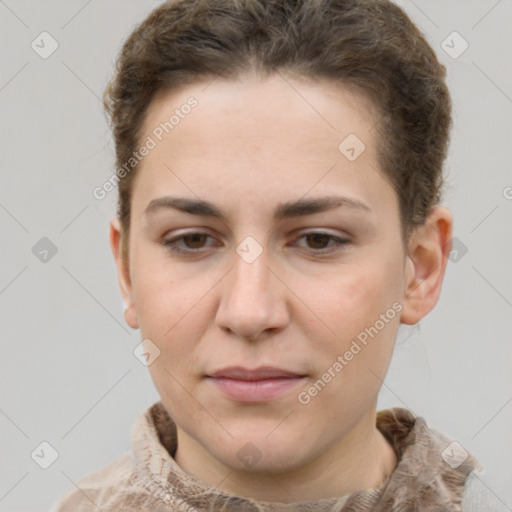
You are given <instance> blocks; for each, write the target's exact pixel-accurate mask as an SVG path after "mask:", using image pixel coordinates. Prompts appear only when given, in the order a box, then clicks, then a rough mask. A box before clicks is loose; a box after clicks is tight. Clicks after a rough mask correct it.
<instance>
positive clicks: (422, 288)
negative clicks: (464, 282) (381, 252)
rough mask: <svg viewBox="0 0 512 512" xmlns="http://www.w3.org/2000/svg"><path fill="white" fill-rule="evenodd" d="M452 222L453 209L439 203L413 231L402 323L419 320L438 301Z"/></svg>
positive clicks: (408, 258)
mask: <svg viewBox="0 0 512 512" xmlns="http://www.w3.org/2000/svg"><path fill="white" fill-rule="evenodd" d="M452 226H453V219H452V216H451V213H450V211H449V210H448V209H447V208H444V207H442V206H438V207H435V208H434V209H433V210H432V211H431V213H430V215H429V216H428V217H427V220H426V221H425V224H423V225H422V226H419V227H418V228H417V229H416V231H415V232H414V234H413V235H412V237H411V240H410V243H409V253H408V255H407V257H406V263H405V265H406V268H405V269H404V271H405V288H404V298H403V309H402V314H401V317H400V321H401V322H402V323H404V324H408V325H413V324H415V323H417V322H419V321H420V320H421V319H422V318H423V317H424V316H425V315H427V314H428V313H429V312H430V311H431V310H432V309H433V308H434V306H435V305H436V303H437V301H438V299H439V295H440V293H441V286H442V282H443V278H444V273H445V270H446V265H447V262H448V257H449V255H450V251H451V246H452Z"/></svg>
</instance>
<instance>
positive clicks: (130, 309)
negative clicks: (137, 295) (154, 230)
mask: <svg viewBox="0 0 512 512" xmlns="http://www.w3.org/2000/svg"><path fill="white" fill-rule="evenodd" d="M123 236H124V234H123V230H122V227H121V223H120V222H119V219H118V218H117V217H115V218H113V219H112V220H111V221H110V230H109V239H110V248H111V250H112V255H113V257H114V262H115V265H116V269H117V279H118V283H119V288H120V290H121V296H122V298H123V302H124V305H125V310H124V318H125V321H126V323H127V324H128V325H129V326H130V327H132V328H133V329H138V328H139V323H138V319H137V313H136V310H135V305H134V301H133V293H132V284H131V279H130V271H129V266H128V258H127V257H126V258H125V257H124V255H123V251H122V240H123Z"/></svg>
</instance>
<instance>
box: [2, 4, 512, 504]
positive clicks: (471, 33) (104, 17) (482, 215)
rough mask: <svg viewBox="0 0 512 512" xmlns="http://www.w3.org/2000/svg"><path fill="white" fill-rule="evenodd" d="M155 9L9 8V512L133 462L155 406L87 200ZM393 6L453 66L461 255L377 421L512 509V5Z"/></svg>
mask: <svg viewBox="0 0 512 512" xmlns="http://www.w3.org/2000/svg"><path fill="white" fill-rule="evenodd" d="M158 3H159V2H157V1H142V0H140V1H134V0H130V1H127V0H101V1H100V0H89V1H85V0H80V1H75V0H73V1H70V0H66V1H64V0H59V1H57V0H53V1H49V0H46V1H35V0H33V1H27V0H5V1H1V0H0V23H1V31H0V34H1V43H0V52H1V62H2V67H1V69H2V74H1V78H0V105H1V113H0V119H1V126H0V129H1V134H0V136H1V142H2V173H1V184H0V222H1V228H2V231H1V233H2V264H1V266H0V308H1V313H2V324H1V325H2V337H1V343H2V345H1V357H0V365H1V371H0V378H1V384H0V385H1V390H2V394H1V403H0V429H1V438H0V439H1V445H2V446H1V455H0V460H1V469H0V510H2V511H13V512H14V511H22V510H23V511H34V512H35V511H38V512H39V511H41V512H42V511H45V510H49V509H50V508H51V506H52V505H53V504H54V503H55V502H56V501H57V499H58V498H60V497H61V496H62V495H63V493H64V492H66V491H67V490H68V489H70V488H72V487H74V485H75V484H76V482H77V481H78V480H79V479H80V478H81V477H83V476H85V475H86V474H89V473H90V472H92V471H94V470H96V469H98V468H100V467H102V466H103V465H105V464H107V463H109V462H111V461H112V460H114V459H115V458H116V457H118V456H119V455H121V454H122V453H123V452H124V451H125V450H127V449H128V447H129V437H128V436H129V430H130V428H131V425H132V424H133V422H134V420H135V418H136V417H137V416H138V415H139V414H140V413H141V412H143V411H144V410H145V409H146V408H147V407H149V406H150V405H151V404H152V403H154V402H155V401H157V400H158V399H159V397H158V394H157V393H156V391H155V389H154V388H153V384H152V381H151V379H150V376H149V372H148V370H147V368H146V367H144V366H143V365H142V364H141V363H140V362H139V361H138V360H137V359H136V358H135V357H134V355H133V353H132V351H133V349H134V348H135V347H136V346H137V345H138V344H139V342H140V339H139V332H138V331H132V330H131V329H130V328H129V327H128V326H126V325H125V323H124V319H123V314H122V302H121V298H120V294H119V291H118V285H117V278H116V275H115V267H114V263H113V260H112V256H111V254H110V249H109V246H108V241H107V232H108V231H107V227H108V221H109V219H110V218H111V216H112V214H113V212H114V209H113V206H114V200H115V193H111V194H109V195H108V196H107V198H106V199H104V200H102V201H99V200H97V199H95V198H94V197H93V196H92V190H93V188H94V187H96V186H101V184H102V183H103V182H104V181H105V179H106V178H108V177H109V176H110V174H111V172H112V169H113V148H112V143H111V139H110V135H109V132H108V128H107V125H106V121H105V118H104V115H103V112H102V108H101V102H100V100H99V98H100V97H101V94H102V92H103V89H104V87H105V85H106V82H107V79H108V78H109V77H110V75H111V71H112V62H113V59H114V57H115V55H116V54H117V52H118V51H119V49H120V46H121V43H122V40H123V39H124V37H125V36H126V35H127V34H128V32H129V31H130V30H131V29H132V28H133V26H134V25H135V24H136V23H137V22H138V21H140V20H142V18H143V17H144V16H145V14H146V13H147V12H149V11H150V10H151V9H152V8H153V7H155V6H156V5H157V4H158ZM399 3H400V5H402V6H403V7H404V8H405V9H406V11H407V12H408V13H409V15H410V16H411V17H412V19H413V20H414V21H415V22H416V23H417V24H418V25H419V27H420V28H421V29H422V30H423V31H424V32H425V33H426V35H427V37H428V40H429V41H430V43H431V44H432V45H433V47H434V48H435V49H436V51H437V53H438V55H439V57H440V59H441V60H442V61H443V62H444V63H445V64H446V65H447V67H448V76H449V86H450V88H451V91H452V94H453V99H454V117H455V127H454V132H453V142H452V145H451V149H450V156H449V158H448V161H447V165H446V171H447V176H448V179H449V184H448V188H447V191H446V194H445V199H444V204H445V205H447V206H448V207H449V208H450V209H451V210H452V212H453V214H454V218H455V227H454V235H455V237H456V238H457V241H456V244H457V245H456V247H457V254H455V253H453V254H452V261H450V263H449V265H448V269H447V275H446V278H445V283H444V287H443V292H442V296H441V299H440V301H439V304H438V306H437V307H436V309H435V310H434V311H433V312H432V313H431V314H429V315H428V316H427V317H426V318H425V319H424V320H423V321H422V322H421V323H420V325H419V327H418V326H415V327H406V326H404V327H403V330H401V331H400V337H399V342H398V346H397V348H396V351H395V356H394V360H393V362H392V365H391V368H390V371H389V374H388V376H387V378H386V381H385V383H384V385H383V388H382V393H381V397H380V403H379V407H380V408H386V407H392V406H402V407H407V408H409V409H410V410H412V411H413V412H414V413H415V414H419V415H421V416H424V417H425V418H426V419H427V420H428V423H429V425H430V426H431V427H434V428H436V429H438V430H440V431H441V432H443V433H444V434H446V435H448V436H449V437H451V438H452V439H454V440H456V441H458V442H459V443H460V444H461V445H462V446H463V447H464V448H465V449H467V450H468V451H470V452H472V453H473V454H474V455H475V456H477V458H478V459H479V460H480V462H481V463H482V465H483V466H484V467H485V470H484V472H483V473H481V475H480V476H479V479H480V485H481V486H483V487H485V486H487V487H489V488H490V489H491V490H492V492H494V493H495V494H496V495H497V497H498V498H499V499H500V500H501V502H502V504H503V507H504V508H503V509H504V510H512V493H511V490H510V485H509V484H510V482H511V481H512V470H511V464H510V461H512V434H511V432H512V382H511V379H512V377H511V373H512V372H511V364H512V343H511V339H510V333H511V328H512V322H511V319H512V315H511V313H512V287H511V283H512V266H511V264H510V262H511V261H512V254H511V252H512V251H511V245H512V244H511V236H510V235H511V224H512V222H511V220H512V216H511V209H512V200H511V197H512V188H511V187H512V174H511V171H510V166H511V162H512V158H511V143H512V138H511V135H512V133H511V132H512V129H511V128H512V126H511V125H512V115H511V111H512V73H511V67H510V50H511V48H512V35H511V34H512V30H511V29H512V26H511V20H512V12H511V11H512V2H511V1H510V0H500V1H496V0H479V1H467V0H458V1H446V0H444V1H442V2H441V1H426V0H422V1H420V0H416V1H414V2H413V1H409V0H403V1H401V2H399ZM43 31H47V32H49V33H50V34H51V36H52V37H53V38H54V39H55V40H56V41H57V42H58V45H59V46H58V49H57V50H56V51H55V52H54V53H53V54H52V55H50V56H49V57H47V58H42V57H41V56H40V55H39V54H38V53H36V51H35V50H34V49H33V48H32V47H31V44H32V41H34V40H35V44H39V47H40V48H39V51H43V48H41V47H42V46H43V43H41V37H42V36H39V34H41V32H43ZM454 31H457V32H458V33H459V34H460V35H461V36H462V37H463V38H464V40H466V41H467V43H468V44H469V47H468V49H467V50H466V51H465V52H464V53H463V54H462V55H460V56H458V57H457V58H453V57H452V56H450V55H448V54H447V53H446V52H445V51H444V50H443V48H442V46H441V45H442V44H443V43H442V42H443V41H446V42H445V43H444V45H445V47H446V45H447V44H448V45H450V46H452V47H453V48H452V49H451V50H450V51H451V52H452V54H453V52H455V51H459V50H460V49H462V46H461V45H462V44H463V41H462V40H460V39H457V36H453V35H452V36H450V34H452V32H454ZM45 37H47V36H45ZM447 37H448V39H447ZM454 37H455V39H454ZM50 48H51V46H50V40H49V39H45V42H44V51H48V49H50ZM43 237H47V238H48V239H50V240H51V242H52V243H53V244H54V245H55V246H56V248H57V252H56V254H54V255H52V253H51V252H49V253H48V254H47V256H46V259H47V261H45V262H44V261H41V260H40V259H39V258H41V257H43V255H44V253H40V252H38V250H39V251H41V250H44V247H43V248H42V249H41V247H40V246H39V245H38V246H36V249H38V250H34V252H35V253H36V254H34V252H33V249H32V248H33V247H34V246H35V245H36V244H37V243H38V242H39V241H40V239H41V238H43ZM39 243H40V244H44V243H45V242H39ZM43 441H47V442H49V443H50V444H51V445H52V446H53V447H54V449H55V450H56V451H57V452H58V458H57V459H56V460H55V462H54V463H53V464H52V465H51V466H50V467H49V468H48V469H42V468H41V467H40V466H39V465H38V463H39V464H44V463H45V462H46V463H48V462H49V459H48V457H50V455H51V452H50V451H49V450H48V449H44V447H43V451H41V448H39V449H38V450H36V454H37V453H39V458H38V457H37V455H35V456H34V459H35V460H33V459H32V458H31V453H32V452H33V451H34V450H35V449H36V448H37V447H38V446H39V445H40V443H41V442H43ZM36 461H37V462H38V463H36ZM507 484H508V485H507ZM507 487H508V489H507Z"/></svg>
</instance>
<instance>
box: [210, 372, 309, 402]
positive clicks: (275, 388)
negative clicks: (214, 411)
mask: <svg viewBox="0 0 512 512" xmlns="http://www.w3.org/2000/svg"><path fill="white" fill-rule="evenodd" d="M305 377H306V376H305V375H302V374H298V373H295V372H292V371H289V370H285V369H282V368H275V367H270V366H265V367H260V368H256V369H253V370H251V369H247V368H242V367H240V366H236V367H229V368H224V369H222V370H218V371H216V372H214V373H212V374H211V375H208V376H207V378H208V379H210V380H211V382H212V383H213V384H214V385H215V387H216V388H217V389H218V390H219V391H220V392H221V393H223V394H224V395H225V396H226V397H227V398H230V399H231V400H234V401H236V402H243V403H258V402H268V401H271V400H274V399H276V398H279V397H281V396H283V395H285V394H286V393H288V392H289V391H291V390H292V388H294V387H296V386H297V385H299V384H300V383H302V382H303V380H304V379H305Z"/></svg>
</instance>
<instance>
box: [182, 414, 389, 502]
mask: <svg viewBox="0 0 512 512" xmlns="http://www.w3.org/2000/svg"><path fill="white" fill-rule="evenodd" d="M175 460H176V462H177V464H178V465H179V466H180V467H181V468H182V469H183V470H184V471H186V472H187V473H189V474H190V475H192V476H194V477H196V478H197V479H199V480H201V481H202V482H204V483H206V484H207V485H209V486H212V487H215V488H216V489H218V490H220V491H224V492H227V493H230V494H234V495H236V496H241V497H246V498H253V499H256V500H260V501H270V502H279V503H290V502H296V501H308V500H319V499H323V498H334V497H341V496H344V495H347V494H349V493H351V492H354V491H360V490H366V489H371V488H374V487H377V486H379V485H380V484H381V483H382V482H383V481H384V480H385V479H386V478H387V477H388V476H389V475H390V474H391V473H392V472H393V470H394V468H395V467H396V464H397V458H396V455H395V452H394V450H393V448H392V447H391V446H390V445H389V443H388V442H387V441H386V440H385V438H384V437H383V435H382V434H381V433H380V432H379V430H378V429H377V428H376V426H375V407H373V408H371V410H370V411H369V412H368V414H366V415H365V417H364V418H363V419H362V420H361V421H360V422H359V423H358V424H357V425H356V426H355V427H354V428H353V429H352V430H351V431H350V432H349V433H348V434H347V435H346V436H345V437H343V439H341V440H339V441H338V442H337V443H336V444H334V445H333V446H331V447H330V448H329V449H328V450H326V451H325V452H324V453H322V454H321V455H320V456H318V457H317V458H316V459H314V460H312V461H311V462H309V463H307V464H305V465H303V466H301V467H299V468H294V469H292V470H289V471H286V472H280V473H274V474H273V473H271V472H254V471H238V470H233V469H232V468H230V467H228V466H226V465H224V464H222V463H221V462H220V461H219V460H217V459H216V458H214V457H213V456H212V454H210V453H209V452H208V451H207V450H205V449H204V447H203V446H202V445H200V444H199V443H198V442H197V441H196V440H195V439H193V438H191V437H190V436H188V435H187V434H186V433H185V432H183V431H182V430H181V429H180V428H179V427H178V449H177V451H176V454H175Z"/></svg>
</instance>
